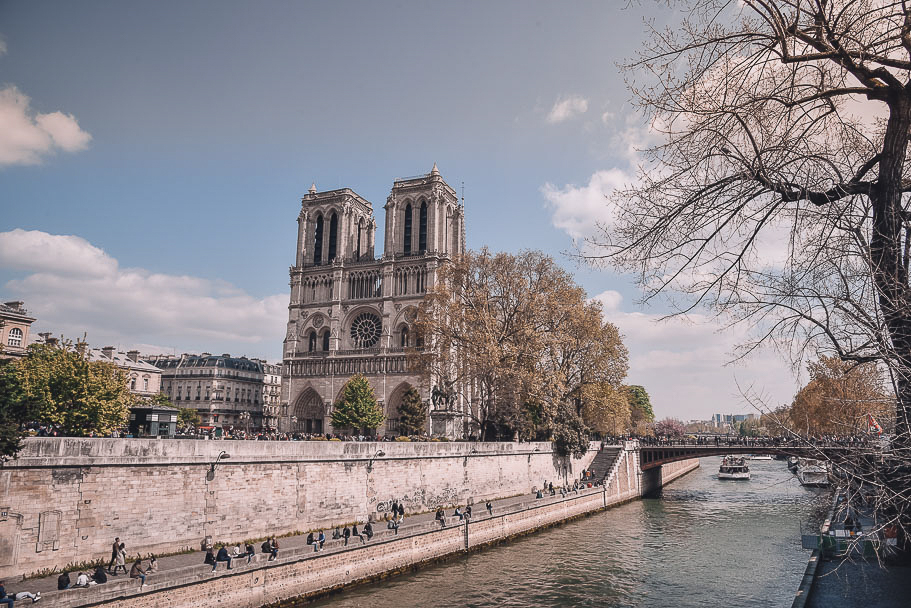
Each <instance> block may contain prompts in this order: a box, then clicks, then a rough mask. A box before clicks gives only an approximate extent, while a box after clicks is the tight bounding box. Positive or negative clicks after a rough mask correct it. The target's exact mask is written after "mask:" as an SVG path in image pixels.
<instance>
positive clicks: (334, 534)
mask: <svg viewBox="0 0 911 608" xmlns="http://www.w3.org/2000/svg"><path fill="white" fill-rule="evenodd" d="M341 537H342V531H341V530H339V529H338V526H336V527H335V530H333V531H332V540H339V539H340V538H341Z"/></svg>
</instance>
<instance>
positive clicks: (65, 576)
mask: <svg viewBox="0 0 911 608" xmlns="http://www.w3.org/2000/svg"><path fill="white" fill-rule="evenodd" d="M70 584H71V583H70V573H69V572H67V571H66V570H64V571H63V572H61V573H60V576H58V577H57V590H58V591H63V590H64V589H69V588H70Z"/></svg>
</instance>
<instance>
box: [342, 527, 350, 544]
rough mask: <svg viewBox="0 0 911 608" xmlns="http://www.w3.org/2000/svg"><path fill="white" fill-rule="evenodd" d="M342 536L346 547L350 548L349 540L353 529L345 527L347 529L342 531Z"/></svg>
mask: <svg viewBox="0 0 911 608" xmlns="http://www.w3.org/2000/svg"><path fill="white" fill-rule="evenodd" d="M342 536H343V537H344V538H345V546H346V547H347V546H348V539H349V538H351V528H349V527H348V526H345V529H344V530H342Z"/></svg>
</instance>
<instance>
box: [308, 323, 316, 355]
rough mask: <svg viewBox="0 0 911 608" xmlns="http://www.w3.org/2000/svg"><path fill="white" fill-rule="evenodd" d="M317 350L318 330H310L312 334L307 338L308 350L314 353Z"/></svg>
mask: <svg viewBox="0 0 911 608" xmlns="http://www.w3.org/2000/svg"><path fill="white" fill-rule="evenodd" d="M315 350H316V332H315V331H313V330H312V329H311V330H310V336H309V338H308V339H307V352H309V353H312V352H313V351H315Z"/></svg>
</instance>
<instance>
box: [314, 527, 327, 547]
mask: <svg viewBox="0 0 911 608" xmlns="http://www.w3.org/2000/svg"><path fill="white" fill-rule="evenodd" d="M316 542H318V543H319V548H320V551H322V550H323V545H325V544H326V535H325V534H323V531H322V530H320V531H319V534H318V535H317V537H316Z"/></svg>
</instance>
